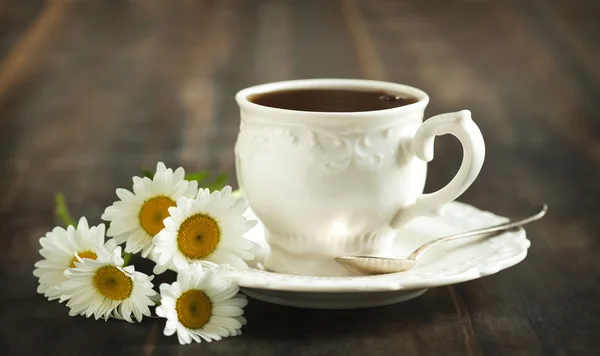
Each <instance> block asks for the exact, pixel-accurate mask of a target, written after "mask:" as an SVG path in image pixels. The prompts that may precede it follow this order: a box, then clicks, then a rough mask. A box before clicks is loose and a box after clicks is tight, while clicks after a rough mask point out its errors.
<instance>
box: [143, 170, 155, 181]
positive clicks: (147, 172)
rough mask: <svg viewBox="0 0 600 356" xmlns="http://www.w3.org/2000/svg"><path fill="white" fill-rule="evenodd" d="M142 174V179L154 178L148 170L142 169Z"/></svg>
mask: <svg viewBox="0 0 600 356" xmlns="http://www.w3.org/2000/svg"><path fill="white" fill-rule="evenodd" d="M142 174H143V175H144V177H148V178H150V179H152V178H154V173H153V172H152V171H151V170H149V169H148V168H142Z"/></svg>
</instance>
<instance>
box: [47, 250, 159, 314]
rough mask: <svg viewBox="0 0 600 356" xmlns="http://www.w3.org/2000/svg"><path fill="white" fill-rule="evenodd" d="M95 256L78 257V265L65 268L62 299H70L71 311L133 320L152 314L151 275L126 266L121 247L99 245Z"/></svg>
mask: <svg viewBox="0 0 600 356" xmlns="http://www.w3.org/2000/svg"><path fill="white" fill-rule="evenodd" d="M107 245H109V244H107ZM96 251H97V252H96V253H97V255H98V257H97V258H96V259H95V260H92V259H88V258H79V259H78V261H77V262H75V268H69V269H68V270H66V271H65V276H66V277H67V280H66V281H64V282H62V283H61V284H60V286H59V287H58V289H59V290H60V291H61V296H60V301H61V302H63V301H65V300H68V302H67V306H68V307H69V308H71V310H70V311H69V315H71V316H75V315H85V316H86V317H88V318H89V317H90V316H92V315H93V316H94V318H95V319H96V320H98V319H100V318H103V319H104V320H107V319H108V318H109V317H110V316H114V317H116V318H118V319H123V320H126V321H128V322H130V323H132V322H133V319H132V318H131V315H132V314H133V315H134V316H135V318H136V320H137V321H138V322H139V321H142V317H143V316H144V315H145V316H149V315H150V308H149V307H150V306H153V305H154V302H153V301H152V300H151V297H153V296H154V295H156V292H155V291H154V290H153V289H152V287H153V285H152V282H151V281H152V278H153V277H154V276H150V277H149V276H147V275H145V274H144V273H141V272H136V271H135V269H134V267H133V266H127V267H123V262H124V261H123V258H122V257H121V247H114V245H113V246H110V247H108V248H107V247H106V246H104V247H103V246H98V247H97V249H96Z"/></svg>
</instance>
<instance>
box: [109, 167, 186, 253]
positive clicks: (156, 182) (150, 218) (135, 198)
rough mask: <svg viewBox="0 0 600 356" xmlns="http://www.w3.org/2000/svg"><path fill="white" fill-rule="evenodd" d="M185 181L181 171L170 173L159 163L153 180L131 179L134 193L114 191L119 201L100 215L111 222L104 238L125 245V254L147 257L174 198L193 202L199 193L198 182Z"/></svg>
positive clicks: (123, 190) (170, 171)
mask: <svg viewBox="0 0 600 356" xmlns="http://www.w3.org/2000/svg"><path fill="white" fill-rule="evenodd" d="M184 177H185V171H184V170H183V168H181V167H180V168H177V170H175V171H174V172H173V170H172V169H170V168H169V169H167V167H165V165H164V164H163V163H162V162H159V163H158V164H157V165H156V173H155V174H154V177H153V179H150V178H148V177H144V178H140V177H133V193H132V192H130V191H128V190H126V189H121V188H120V189H117V196H118V197H119V199H121V200H119V201H116V202H114V203H113V205H111V206H109V207H108V208H106V210H105V211H104V214H102V219H103V220H106V221H110V227H109V228H108V231H107V233H106V234H107V235H108V236H114V238H115V239H116V242H117V244H122V243H123V242H126V245H125V252H130V253H138V252H140V251H142V257H144V258H145V257H148V255H149V254H150V253H151V252H152V248H153V246H152V238H153V237H154V235H156V234H157V233H158V232H159V231H160V230H162V229H163V227H164V225H163V220H164V219H165V218H166V217H168V216H169V212H168V209H169V207H171V206H175V201H176V200H177V198H179V197H188V198H193V197H194V196H195V195H196V193H197V192H198V182H196V181H191V182H190V181H187V180H185V179H184ZM151 257H152V255H151Z"/></svg>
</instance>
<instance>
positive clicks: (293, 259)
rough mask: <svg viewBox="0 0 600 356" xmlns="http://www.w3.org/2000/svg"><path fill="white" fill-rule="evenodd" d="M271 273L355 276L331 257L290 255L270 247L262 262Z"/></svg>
mask: <svg viewBox="0 0 600 356" xmlns="http://www.w3.org/2000/svg"><path fill="white" fill-rule="evenodd" d="M263 265H264V268H265V269H266V270H268V271H271V272H277V273H285V274H294V275H302V276H319V277H349V276H354V275H355V274H354V273H352V272H351V271H349V270H347V269H346V268H344V267H343V266H341V265H340V264H339V263H337V262H336V261H335V259H334V257H333V256H326V255H316V254H308V253H306V254H298V253H290V252H287V251H285V250H283V249H281V248H277V247H272V248H271V251H270V252H269V254H268V255H267V256H266V258H265V260H264V263H263Z"/></svg>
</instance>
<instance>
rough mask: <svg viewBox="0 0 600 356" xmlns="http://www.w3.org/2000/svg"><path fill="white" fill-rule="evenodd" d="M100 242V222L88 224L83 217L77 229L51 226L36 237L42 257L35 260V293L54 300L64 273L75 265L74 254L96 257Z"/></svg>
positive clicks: (101, 228) (101, 235)
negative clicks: (49, 229) (93, 224)
mask: <svg viewBox="0 0 600 356" xmlns="http://www.w3.org/2000/svg"><path fill="white" fill-rule="evenodd" d="M102 244H104V224H100V225H98V226H92V227H89V225H88V222H87V220H86V219H85V218H81V219H79V222H78V223H77V228H75V227H73V226H69V227H67V228H66V229H64V228H62V227H55V228H54V229H53V230H52V231H51V232H48V233H47V234H46V236H44V237H42V238H41V239H40V245H41V246H42V249H41V250H40V255H42V256H43V257H44V259H43V260H41V261H38V262H36V264H35V267H36V268H35V270H34V271H33V275H34V276H36V277H38V279H39V286H38V289H37V291H38V293H40V294H43V295H44V296H45V297H46V298H48V299H49V300H54V299H58V297H59V296H60V291H59V290H58V289H57V288H56V287H57V286H58V285H59V284H60V283H61V282H63V281H65V280H66V279H67V278H66V277H65V275H64V272H65V270H66V269H67V268H69V267H75V264H74V263H75V262H76V261H77V258H76V256H75V254H78V255H79V257H81V258H91V259H95V258H96V246H97V245H102Z"/></svg>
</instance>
